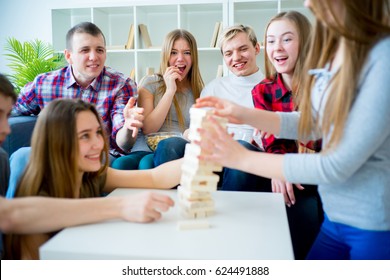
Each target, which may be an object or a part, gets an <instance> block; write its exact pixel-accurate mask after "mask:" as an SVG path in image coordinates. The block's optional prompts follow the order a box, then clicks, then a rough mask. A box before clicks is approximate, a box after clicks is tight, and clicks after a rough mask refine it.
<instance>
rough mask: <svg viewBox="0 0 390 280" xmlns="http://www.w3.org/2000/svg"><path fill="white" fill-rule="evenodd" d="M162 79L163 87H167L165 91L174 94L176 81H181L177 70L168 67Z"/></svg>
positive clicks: (174, 67)
mask: <svg viewBox="0 0 390 280" xmlns="http://www.w3.org/2000/svg"><path fill="white" fill-rule="evenodd" d="M163 77H164V82H165V85H166V86H167V91H169V92H172V93H173V94H175V93H176V90H177V85H176V80H178V81H181V80H182V76H181V73H180V70H179V68H178V67H176V66H169V67H168V68H167V69H166V70H165V73H164V76H163Z"/></svg>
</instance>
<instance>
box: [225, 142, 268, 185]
mask: <svg viewBox="0 0 390 280" xmlns="http://www.w3.org/2000/svg"><path fill="white" fill-rule="evenodd" d="M238 142H239V143H240V144H241V145H242V146H244V147H245V148H247V149H248V150H251V151H256V152H262V151H261V150H259V149H258V148H257V147H256V146H254V145H252V144H250V143H248V142H246V141H242V140H238ZM221 179H222V180H221V181H220V182H219V185H218V186H219V189H220V190H222V191H243V192H271V191H272V188H271V179H268V178H264V177H260V176H256V175H253V174H250V173H246V172H243V171H240V170H237V169H231V168H224V169H223V170H222V174H221Z"/></svg>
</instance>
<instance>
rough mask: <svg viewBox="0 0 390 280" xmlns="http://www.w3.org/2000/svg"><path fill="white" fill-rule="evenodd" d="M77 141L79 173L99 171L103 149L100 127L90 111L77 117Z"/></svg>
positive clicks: (83, 112)
mask: <svg viewBox="0 0 390 280" xmlns="http://www.w3.org/2000/svg"><path fill="white" fill-rule="evenodd" d="M76 125H77V139H78V144H79V164H78V165H79V170H80V172H96V171H98V170H99V169H100V167H101V165H102V162H101V154H102V151H103V147H104V138H103V134H102V127H101V126H100V124H99V122H98V120H97V119H96V116H95V115H94V114H93V113H92V112H91V111H82V112H80V113H78V115H77V121H76Z"/></svg>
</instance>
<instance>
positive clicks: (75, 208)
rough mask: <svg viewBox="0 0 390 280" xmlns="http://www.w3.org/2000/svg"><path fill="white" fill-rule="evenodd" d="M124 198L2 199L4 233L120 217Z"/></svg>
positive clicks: (50, 230) (24, 231) (0, 224)
mask: <svg viewBox="0 0 390 280" xmlns="http://www.w3.org/2000/svg"><path fill="white" fill-rule="evenodd" d="M120 200H121V198H119V197H110V198H89V199H58V198H45V197H24V198H16V199H13V200H5V199H2V201H1V204H2V205H1V219H0V227H1V230H2V231H4V232H13V233H43V232H52V231H56V230H60V229H62V228H65V227H69V226H76V225H81V224H86V223H95V222H100V221H103V220H107V219H114V218H119V217H120V210H121V204H122V203H121V201H120Z"/></svg>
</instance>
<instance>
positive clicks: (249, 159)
mask: <svg viewBox="0 0 390 280" xmlns="http://www.w3.org/2000/svg"><path fill="white" fill-rule="evenodd" d="M283 157H284V156H283V155H277V154H269V153H259V152H257V151H250V150H245V151H243V152H242V154H241V155H240V156H239V157H237V160H236V161H232V164H231V166H228V167H229V168H234V169H238V170H241V171H244V172H247V173H251V174H255V175H257V176H261V177H266V178H270V179H281V180H285V177H284V175H283Z"/></svg>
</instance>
